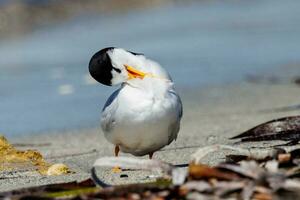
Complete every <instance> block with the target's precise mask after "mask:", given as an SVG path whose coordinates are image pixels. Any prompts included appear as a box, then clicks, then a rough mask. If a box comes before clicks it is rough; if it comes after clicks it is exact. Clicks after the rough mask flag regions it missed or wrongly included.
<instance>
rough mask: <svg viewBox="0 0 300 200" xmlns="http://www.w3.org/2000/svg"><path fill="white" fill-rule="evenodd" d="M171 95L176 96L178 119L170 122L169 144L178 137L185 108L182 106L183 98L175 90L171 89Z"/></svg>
mask: <svg viewBox="0 0 300 200" xmlns="http://www.w3.org/2000/svg"><path fill="white" fill-rule="evenodd" d="M170 93H171V95H172V97H173V98H175V99H174V100H175V101H174V102H175V109H176V113H177V116H176V119H175V120H174V122H173V123H171V124H170V126H169V134H170V137H169V141H168V144H170V143H171V142H172V141H173V140H176V139H177V135H178V132H179V129H180V120H181V118H182V115H183V108H182V102H181V99H180V97H179V95H178V94H177V93H176V92H175V91H170Z"/></svg>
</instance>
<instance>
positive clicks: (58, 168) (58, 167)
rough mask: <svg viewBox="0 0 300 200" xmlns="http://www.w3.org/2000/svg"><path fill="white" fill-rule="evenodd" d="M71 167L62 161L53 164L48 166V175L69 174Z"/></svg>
mask: <svg viewBox="0 0 300 200" xmlns="http://www.w3.org/2000/svg"><path fill="white" fill-rule="evenodd" d="M70 172H71V171H70V169H69V167H68V166H67V165H65V164H62V163H57V164H53V165H51V166H50V167H48V170H47V175H48V176H59V175H62V174H68V173H70Z"/></svg>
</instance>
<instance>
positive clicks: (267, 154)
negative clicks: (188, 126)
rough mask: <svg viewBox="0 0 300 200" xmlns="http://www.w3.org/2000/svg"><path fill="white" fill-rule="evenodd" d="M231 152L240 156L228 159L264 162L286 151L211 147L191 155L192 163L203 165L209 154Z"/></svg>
mask: <svg viewBox="0 0 300 200" xmlns="http://www.w3.org/2000/svg"><path fill="white" fill-rule="evenodd" d="M224 150H229V151H233V152H236V153H238V155H228V156H227V157H228V159H233V161H234V160H235V159H237V160H244V159H248V160H249V159H255V160H264V159H266V158H275V157H277V155H278V154H280V153H284V152H285V150H284V149H281V148H240V147H235V146H229V145H220V144H216V145H211V146H206V147H201V148H199V149H198V150H197V151H196V152H195V153H193V154H192V155H191V162H193V163H195V164H201V160H202V159H203V158H204V157H205V156H207V155H208V154H209V153H213V152H216V151H224Z"/></svg>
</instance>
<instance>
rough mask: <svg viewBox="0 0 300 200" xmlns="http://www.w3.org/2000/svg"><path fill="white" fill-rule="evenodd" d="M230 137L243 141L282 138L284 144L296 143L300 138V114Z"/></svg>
mask: <svg viewBox="0 0 300 200" xmlns="http://www.w3.org/2000/svg"><path fill="white" fill-rule="evenodd" d="M230 139H240V140H241V142H254V141H268V140H282V141H288V143H286V144H283V145H295V144H298V142H299V140H300V116H290V117H284V118H279V119H274V120H272V121H268V122H265V123H263V124H260V125H258V126H256V127H254V128H252V129H250V130H247V131H245V132H243V133H241V134H239V135H237V136H234V137H232V138H230Z"/></svg>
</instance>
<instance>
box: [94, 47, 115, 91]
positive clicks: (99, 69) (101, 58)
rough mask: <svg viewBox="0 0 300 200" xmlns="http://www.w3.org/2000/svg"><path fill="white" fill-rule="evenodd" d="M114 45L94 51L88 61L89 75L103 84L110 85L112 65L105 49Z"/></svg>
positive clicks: (109, 48)
mask: <svg viewBox="0 0 300 200" xmlns="http://www.w3.org/2000/svg"><path fill="white" fill-rule="evenodd" d="M112 49H114V47H107V48H105V49H102V50H100V51H98V52H97V53H95V54H94V55H93V57H92V58H91V60H90V63H89V71H90V74H91V76H92V77H93V78H94V79H95V80H96V81H98V82H99V83H102V84H104V85H109V86H110V85H111V84H112V83H111V80H112V78H113V77H112V70H113V66H112V64H111V60H110V57H109V55H108V54H107V51H109V50H112Z"/></svg>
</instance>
